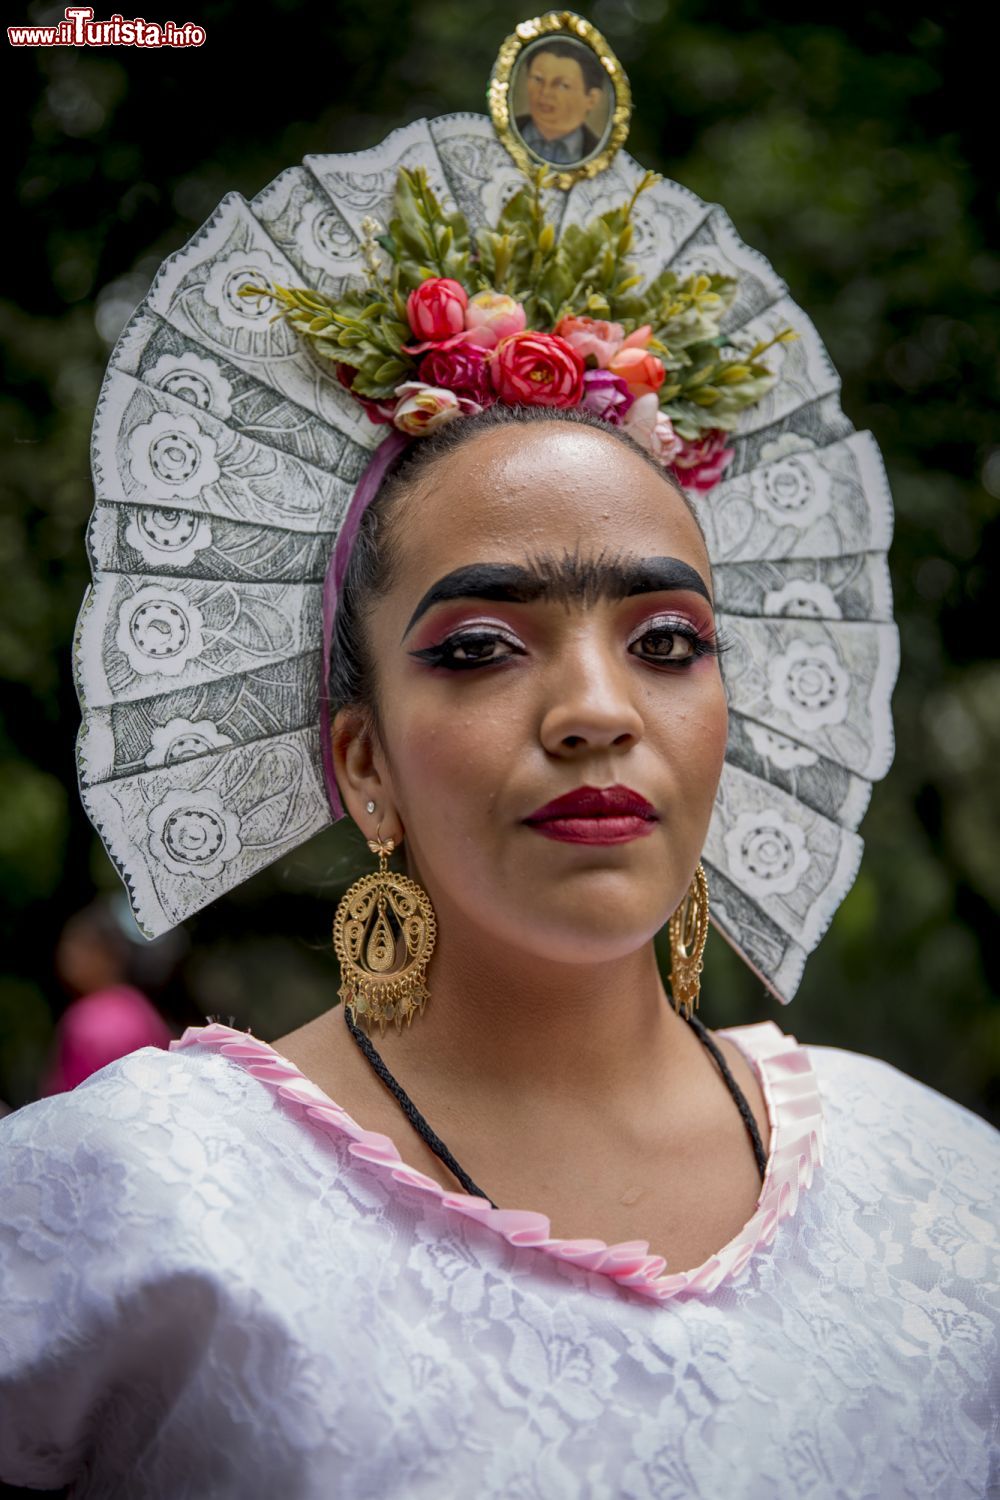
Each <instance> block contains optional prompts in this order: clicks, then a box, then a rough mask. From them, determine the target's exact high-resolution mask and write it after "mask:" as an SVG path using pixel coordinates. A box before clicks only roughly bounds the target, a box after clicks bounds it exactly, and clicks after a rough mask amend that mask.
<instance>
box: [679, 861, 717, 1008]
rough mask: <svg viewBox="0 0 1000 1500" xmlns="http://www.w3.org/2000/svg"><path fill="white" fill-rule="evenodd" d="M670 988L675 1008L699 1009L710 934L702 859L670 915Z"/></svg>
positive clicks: (706, 882) (706, 886)
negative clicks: (678, 903)
mask: <svg viewBox="0 0 1000 1500" xmlns="http://www.w3.org/2000/svg"><path fill="white" fill-rule="evenodd" d="M669 930H670V990H671V998H672V1000H673V1003H674V1010H675V1011H677V1012H678V1013H679V1014H680V1015H682V1016H684V1017H685V1018H687V1017H688V1016H690V1014H691V1012H692V1011H693V1010H697V1009H698V993H699V991H700V989H701V969H702V958H703V957H704V953H705V943H706V940H707V938H708V881H707V880H706V879H705V871H704V868H703V866H702V864H701V862H700V861H699V863H698V868H697V870H695V872H694V878H693V879H692V881H691V884H690V886H689V887H688V889H687V892H686V894H685V896H684V900H683V901H682V902H681V904H680V906H679V907H678V908H677V910H676V911H675V912H674V914H673V916H672V917H671V918H670V929H669Z"/></svg>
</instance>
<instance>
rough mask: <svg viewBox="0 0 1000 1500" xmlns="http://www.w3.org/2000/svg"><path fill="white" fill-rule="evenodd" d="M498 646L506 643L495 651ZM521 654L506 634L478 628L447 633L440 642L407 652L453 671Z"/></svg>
mask: <svg viewBox="0 0 1000 1500" xmlns="http://www.w3.org/2000/svg"><path fill="white" fill-rule="evenodd" d="M498 646H506V647H508V650H507V651H506V652H498V651H497V650H496V649H495V648H496V647H498ZM520 654H522V653H521V650H520V647H518V646H515V645H514V642H513V641H510V640H508V639H507V637H506V636H502V635H495V634H493V633H492V632H486V631H479V632H477V633H476V634H474V635H473V634H467V635H453V636H449V638H448V639H447V640H445V641H442V642H441V643H440V645H437V646H425V647H424V648H423V650H421V651H411V652H410V655H411V656H415V657H416V658H417V660H418V661H425V662H429V663H430V665H431V666H435V667H446V668H448V669H449V670H450V671H453V672H467V671H469V670H470V669H472V668H475V667H486V666H492V665H493V663H494V662H501V661H509V660H510V658H511V657H512V656H515V655H520Z"/></svg>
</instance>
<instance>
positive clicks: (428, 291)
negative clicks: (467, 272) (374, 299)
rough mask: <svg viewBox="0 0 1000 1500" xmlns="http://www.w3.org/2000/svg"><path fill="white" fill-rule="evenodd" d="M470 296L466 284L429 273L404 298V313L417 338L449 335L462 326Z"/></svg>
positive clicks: (459, 331)
mask: <svg viewBox="0 0 1000 1500" xmlns="http://www.w3.org/2000/svg"><path fill="white" fill-rule="evenodd" d="M468 302H469V298H468V295H467V293H466V290H465V287H464V286H462V285H461V284H460V283H459V282H457V281H452V279H451V277H450V276H431V277H430V278H429V279H428V280H427V281H422V282H421V283H420V285H419V286H418V287H414V289H413V291H412V292H411V293H410V295H409V296H408V297H407V299H406V316H407V319H408V320H409V324H410V327H411V328H412V329H413V332H414V333H415V334H416V336H417V338H418V339H430V340H432V341H433V342H435V343H436V342H437V341H438V340H439V339H449V338H451V337H452V336H453V335H454V334H456V333H461V332H462V330H463V329H464V327H465V309H466V307H467V305H468Z"/></svg>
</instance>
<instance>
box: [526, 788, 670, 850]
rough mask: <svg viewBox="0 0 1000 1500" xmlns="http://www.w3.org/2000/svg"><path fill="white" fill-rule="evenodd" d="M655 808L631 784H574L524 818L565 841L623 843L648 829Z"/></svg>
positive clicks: (539, 830)
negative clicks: (573, 788)
mask: <svg viewBox="0 0 1000 1500" xmlns="http://www.w3.org/2000/svg"><path fill="white" fill-rule="evenodd" d="M657 821H658V819H657V815H656V809H655V808H654V807H653V805H652V803H650V802H647V800H646V798H645V797H642V796H640V794H639V793H638V792H634V791H633V790H632V789H631V787H627V786H612V787H592V786H582V787H577V789H576V790H575V791H572V792H567V793H566V794H565V795H564V796H562V797H557V798H556V799H555V800H554V801H553V802H547V803H546V804H545V806H544V807H539V808H537V809H536V810H535V811H534V812H533V813H530V814H529V815H528V817H527V818H525V819H524V822H525V823H526V824H527V826H528V827H529V828H533V829H534V830H535V832H536V833H540V834H542V835H543V837H544V838H547V839H557V840H559V841H560V842H561V843H566V844H625V843H628V842H629V841H630V840H631V839H638V838H644V837H645V836H646V835H647V834H649V833H652V831H653V827H654V825H655V824H656V822H657Z"/></svg>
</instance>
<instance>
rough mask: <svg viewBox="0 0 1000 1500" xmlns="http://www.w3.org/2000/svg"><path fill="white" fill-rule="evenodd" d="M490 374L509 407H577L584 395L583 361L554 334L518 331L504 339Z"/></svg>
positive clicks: (497, 351) (495, 388)
mask: <svg viewBox="0 0 1000 1500" xmlns="http://www.w3.org/2000/svg"><path fill="white" fill-rule="evenodd" d="M490 377H491V379H492V381H493V388H494V390H495V391H496V393H497V395H498V396H499V397H500V400H501V401H504V402H506V403H507V405H508V406H576V405H577V404H578V402H579V400H580V397H581V396H582V395H583V360H582V359H581V358H580V356H579V354H577V352H576V350H575V349H573V348H571V347H570V345H569V344H567V342H566V340H565V339H561V338H558V337H557V336H556V335H555V334H554V333H515V334H512V335H511V337H510V338H506V339H504V340H503V341H502V343H499V344H498V345H497V348H496V353H495V354H494V356H493V360H492V362H491V364H490Z"/></svg>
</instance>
